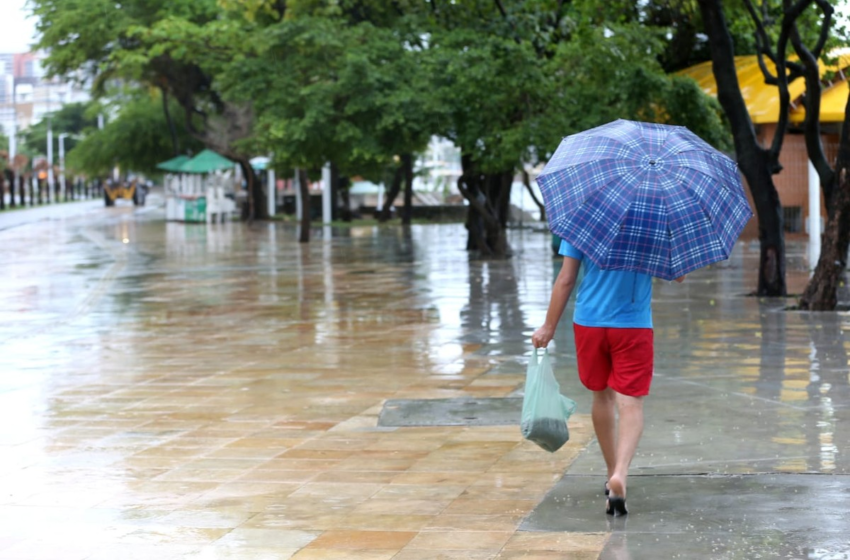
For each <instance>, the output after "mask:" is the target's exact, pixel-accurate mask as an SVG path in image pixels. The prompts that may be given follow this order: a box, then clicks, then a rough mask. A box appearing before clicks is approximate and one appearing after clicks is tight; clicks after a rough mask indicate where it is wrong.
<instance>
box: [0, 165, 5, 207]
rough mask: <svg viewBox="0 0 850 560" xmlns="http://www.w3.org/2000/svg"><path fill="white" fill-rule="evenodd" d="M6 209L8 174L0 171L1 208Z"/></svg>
mask: <svg viewBox="0 0 850 560" xmlns="http://www.w3.org/2000/svg"><path fill="white" fill-rule="evenodd" d="M5 209H6V175H5V173H3V171H0V210H5Z"/></svg>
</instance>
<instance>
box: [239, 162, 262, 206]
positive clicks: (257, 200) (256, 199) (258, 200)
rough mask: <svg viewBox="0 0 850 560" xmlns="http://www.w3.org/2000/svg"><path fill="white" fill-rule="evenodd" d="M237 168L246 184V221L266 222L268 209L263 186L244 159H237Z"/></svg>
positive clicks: (249, 163)
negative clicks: (239, 169)
mask: <svg viewBox="0 0 850 560" xmlns="http://www.w3.org/2000/svg"><path fill="white" fill-rule="evenodd" d="M237 161H238V163H239V167H241V168H242V173H243V175H244V176H245V180H246V181H247V182H248V219H249V220H268V219H269V209H268V204H267V202H268V200H267V199H266V193H265V192H264V191H263V185H262V184H260V180H259V177H257V173H256V172H255V171H254V168H253V167H251V162H250V161H248V160H247V159H244V158H239V159H238V160H237Z"/></svg>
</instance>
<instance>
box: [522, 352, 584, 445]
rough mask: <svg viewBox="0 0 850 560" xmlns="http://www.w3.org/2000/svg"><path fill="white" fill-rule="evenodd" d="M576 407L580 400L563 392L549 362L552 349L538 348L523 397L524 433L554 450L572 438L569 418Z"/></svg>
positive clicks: (528, 373) (529, 366)
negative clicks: (541, 352)
mask: <svg viewBox="0 0 850 560" xmlns="http://www.w3.org/2000/svg"><path fill="white" fill-rule="evenodd" d="M575 410H576V403H575V402H573V401H572V400H571V399H568V398H567V397H565V396H564V395H562V394H561V388H560V386H559V385H558V381H557V380H556V379H555V374H554V373H553V372H552V365H551V364H550V363H549V352H548V350H546V349H545V348H544V349H543V355H542V356H539V355H538V350H537V348H535V349H534V354H533V355H532V357H531V361H529V362H528V372H527V373H526V378H525V396H524V397H523V399H522V421H521V424H520V429H521V430H522V437H524V438H525V439H527V440H529V441H533V442H534V443H536V444H537V445H539V446H540V447H542V448H543V449H545V450H546V451H549V452H550V453H554V452H555V451H557V450H558V449H560V448H561V446H563V445H564V444H565V443H567V441H568V440H569V439H570V431H569V429H568V428H567V420H568V419H569V417H570V415H572V413H573V412H575Z"/></svg>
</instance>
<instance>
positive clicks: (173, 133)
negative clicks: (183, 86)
mask: <svg viewBox="0 0 850 560" xmlns="http://www.w3.org/2000/svg"><path fill="white" fill-rule="evenodd" d="M159 91H160V92H162V112H163V113H165V121H166V122H167V123H168V131H169V132H170V133H171V145H172V147H173V148H174V157H177V156H179V155H180V140H179V138H178V137H177V127H176V126H175V125H174V119H173V118H171V111H170V110H169V109H168V88H166V87H160V88H159Z"/></svg>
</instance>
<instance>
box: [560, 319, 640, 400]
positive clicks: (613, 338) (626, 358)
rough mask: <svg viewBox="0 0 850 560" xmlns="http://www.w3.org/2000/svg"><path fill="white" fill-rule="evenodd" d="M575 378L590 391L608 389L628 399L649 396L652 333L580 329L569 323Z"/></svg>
mask: <svg viewBox="0 0 850 560" xmlns="http://www.w3.org/2000/svg"><path fill="white" fill-rule="evenodd" d="M573 331H574V332H575V339H576V357H577V359H578V376H579V378H580V379H581V382H582V383H583V384H584V386H585V387H587V388H588V389H590V390H591V391H604V390H605V388H606V387H611V388H612V389H614V390H615V391H617V392H618V393H621V394H623V395H628V396H630V397H642V396H644V395H648V394H649V385H650V384H651V383H652V354H653V353H652V329H612V328H607V327H583V326H581V325H576V324H575V323H573Z"/></svg>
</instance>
